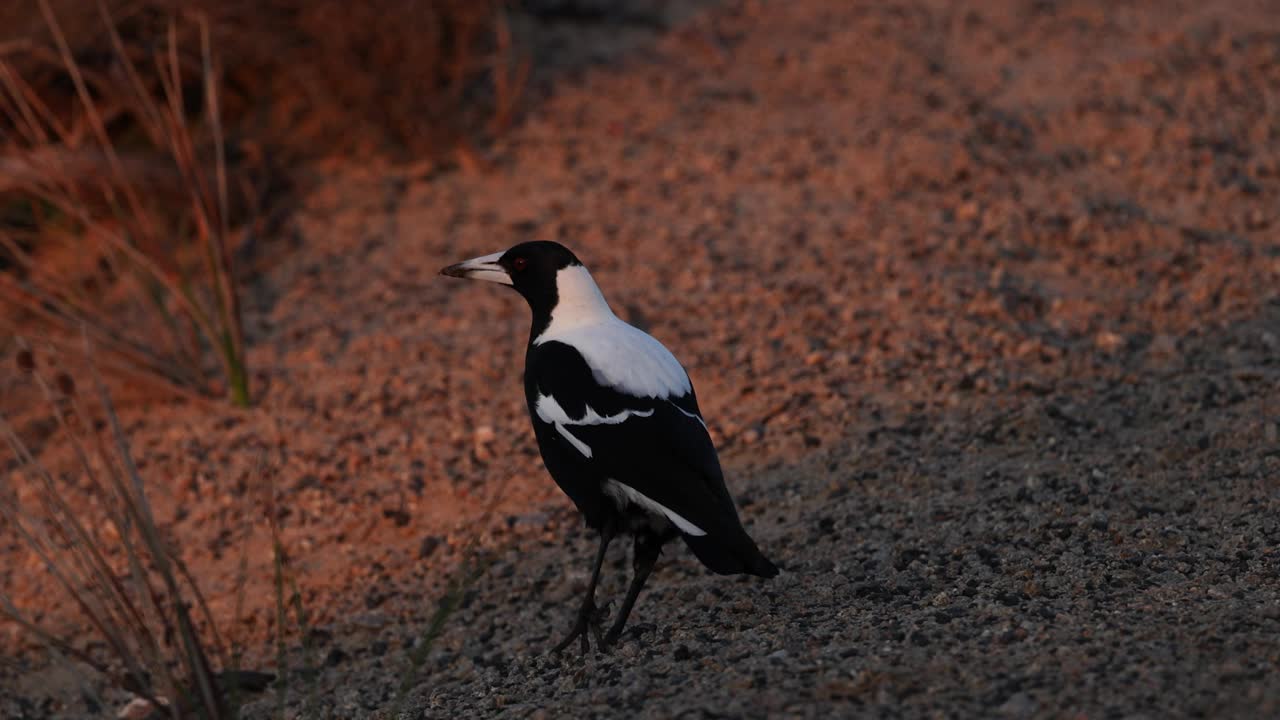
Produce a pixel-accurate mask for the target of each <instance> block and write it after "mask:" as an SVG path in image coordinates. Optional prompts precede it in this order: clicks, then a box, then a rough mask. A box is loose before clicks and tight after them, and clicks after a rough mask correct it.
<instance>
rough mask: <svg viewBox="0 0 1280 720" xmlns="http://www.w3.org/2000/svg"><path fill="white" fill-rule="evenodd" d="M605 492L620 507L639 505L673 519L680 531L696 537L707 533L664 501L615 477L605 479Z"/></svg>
mask: <svg viewBox="0 0 1280 720" xmlns="http://www.w3.org/2000/svg"><path fill="white" fill-rule="evenodd" d="M604 494H605V495H608V496H609V497H611V498H613V501H614V502H616V503H617V504H618V508H619V509H622V508H623V507H625V506H626V505H627V504H628V503H630V504H632V505H637V506H639V507H642V508H644V509H645V510H648V511H649V512H651V513H653V514H654V515H660V516H662V517H665V518H666V519H668V520H670V521H671V524H673V525H675V526H676V527H677V528H679V529H680V532H682V533H684V534H686V535H692V536H694V537H702V536H703V535H706V534H707V531H706V530H703V529H702V528H700V527H698V526H697V525H694V524H693V523H691V522H689V521H688V520H686V519H685V518H684V516H683V515H681V514H680V513H678V512H676V511H675V510H672V509H671V508H669V507H667V506H666V505H663V504H662V503H660V502H658V501H657V500H654V499H652V498H650V497H647V496H645V495H644V494H643V493H641V492H640V491H639V490H636V489H635V488H633V487H631V486H629V485H624V484H622V483H620V482H618V481H617V480H614V479H613V478H610V479H608V480H605V481H604Z"/></svg>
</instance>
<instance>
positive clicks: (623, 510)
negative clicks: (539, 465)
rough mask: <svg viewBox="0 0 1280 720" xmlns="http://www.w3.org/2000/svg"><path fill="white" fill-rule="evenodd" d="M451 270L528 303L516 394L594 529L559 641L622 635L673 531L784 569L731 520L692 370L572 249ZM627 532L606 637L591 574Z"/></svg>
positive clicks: (711, 559) (756, 567)
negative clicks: (581, 586) (591, 556)
mask: <svg viewBox="0 0 1280 720" xmlns="http://www.w3.org/2000/svg"><path fill="white" fill-rule="evenodd" d="M440 272H441V274H443V275H449V276H451V277H460V278H471V279H473V280H487V281H489V282H495V283H499V284H502V285H509V286H511V287H512V288H514V289H515V290H516V291H517V292H519V293H520V294H521V295H523V296H524V298H525V300H527V301H528V302H529V308H530V309H531V310H532V311H533V328H532V329H531V330H530V332H529V346H528V348H527V350H526V352H525V369H524V394H525V400H526V401H527V402H528V404H529V417H530V419H531V420H532V421H533V430H534V434H535V435H536V436H537V439H538V448H539V449H540V450H541V451H542V459H543V462H544V463H545V464H546V466H547V471H548V472H550V473H551V477H552V478H554V479H555V481H556V483H557V484H558V485H559V486H560V488H561V489H562V490H564V492H565V494H566V495H568V496H569V498H570V499H571V500H573V502H574V504H575V505H577V506H578V509H579V510H580V511H581V512H582V514H583V515H584V516H585V519H586V523H587V526H588V527H591V528H593V529H595V530H598V531H599V532H600V547H599V550H598V551H597V553H596V557H595V564H594V566H593V568H592V571H591V580H590V581H589V582H588V583H587V592H586V597H585V598H584V599H583V602H582V607H581V609H580V610H579V612H578V617H577V622H576V623H575V624H574V627H573V630H572V632H571V633H570V634H569V636H568V637H566V638H565V639H564V640H563V641H562V642H561V643H559V644H558V645H557V646H556V647H555V648H554V651H555V652H559V651H560V650H563V649H564V648H565V647H567V646H568V645H569V644H570V643H572V642H573V641H574V639H577V638H581V641H582V647H583V651H584V652H585V651H586V650H587V649H588V647H589V646H588V641H587V630H588V629H589V628H590V629H591V630H592V631H593V632H594V633H595V635H596V639H597V642H599V644H600V645H601V646H602V647H607V646H609V645H610V644H612V643H613V642H614V641H616V640H617V639H618V636H619V635H620V634H621V632H622V628H623V626H624V625H625V624H626V622H627V616H628V615H629V614H630V613H631V608H632V606H633V605H634V604H635V601H636V597H637V596H638V595H639V594H640V590H641V588H643V587H644V583H645V581H646V580H647V579H648V577H649V573H650V572H651V571H652V570H653V566H654V563H655V562H657V559H658V555H659V554H660V553H661V551H662V546H663V545H664V544H665V543H667V542H668V541H670V540H673V539H675V538H676V537H680V538H682V539H683V540H684V542H685V544H686V545H688V546H689V549H690V550H691V551H693V554H694V555H695V556H697V558H698V559H699V560H701V561H702V564H704V565H706V566H707V567H708V568H710V569H711V570H712V571H713V572H716V573H720V574H734V573H746V574H751V575H758V576H760V577H766V578H768V577H773V576H775V575H777V574H778V569H777V568H776V567H775V566H774V564H773V563H771V562H769V560H768V559H767V558H766V557H765V556H764V555H763V554H762V553H761V552H760V549H759V548H757V547H756V544H755V542H753V541H752V539H751V537H750V536H748V535H747V533H746V531H745V530H744V529H743V528H742V523H741V521H740V520H739V519H738V512H737V510H736V509H735V508H734V505H733V499H732V498H731V497H730V496H729V491H728V490H727V489H726V488H725V484H724V476H723V475H722V473H721V472H720V461H719V459H718V458H717V457H716V449H715V446H714V445H712V442H711V437H710V435H708V434H707V425H706V423H705V422H703V419H702V413H701V411H700V410H699V409H698V400H697V397H696V396H695V394H694V392H693V384H692V383H691V382H690V381H689V375H688V374H687V373H686V372H685V370H684V368H683V367H682V366H681V365H680V363H679V361H677V360H676V359H675V357H674V356H673V355H672V354H671V352H670V351H668V350H667V349H666V348H665V347H663V345H662V344H661V343H659V342H658V341H657V340H655V339H653V338H652V337H650V336H649V335H647V334H645V333H644V332H643V331H641V330H639V329H637V328H635V327H633V326H631V325H628V324H627V323H625V322H623V321H622V320H620V319H618V317H617V316H616V315H614V314H613V311H612V310H610V308H609V303H607V302H606V301H605V299H604V295H602V294H601V293H600V288H598V287H597V286H596V283H595V281H594V280H592V278H591V273H589V272H587V268H586V267H584V266H583V265H582V263H581V262H580V261H579V260H578V258H577V257H575V256H574V254H573V253H572V252H570V251H569V249H568V248H566V247H564V246H563V245H560V244H559V243H554V242H546V241H540V242H526V243H521V244H519V245H516V246H515V247H513V248H511V249H510V250H507V251H506V252H500V253H494V254H492V255H485V256H484V257H478V258H475V259H473V260H468V261H466V262H462V263H458V264H456V265H450V266H449V267H447V268H444V269H443V270H441V271H440ZM620 533H630V534H631V535H633V536H634V551H633V552H634V555H633V560H632V563H633V570H634V576H633V578H632V581H631V586H630V588H629V589H628V590H627V595H626V598H625V599H624V600H623V603H622V607H621V609H620V610H619V611H618V616H617V618H616V619H615V620H614V622H613V625H612V626H611V627H610V629H609V631H608V633H607V634H605V636H604V638H603V639H601V638H600V631H599V627H598V625H597V622H598V620H597V608H596V605H595V589H596V583H597V582H598V581H599V579H600V567H601V565H602V564H603V562H604V557H605V551H606V549H607V548H608V547H609V542H610V541H611V540H613V539H614V537H615V536H617V535H618V534H620Z"/></svg>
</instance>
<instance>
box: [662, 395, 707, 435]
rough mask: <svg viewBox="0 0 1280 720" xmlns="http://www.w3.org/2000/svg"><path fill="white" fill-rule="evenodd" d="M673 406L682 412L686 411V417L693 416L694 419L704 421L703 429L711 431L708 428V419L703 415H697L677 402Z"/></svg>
mask: <svg viewBox="0 0 1280 720" xmlns="http://www.w3.org/2000/svg"><path fill="white" fill-rule="evenodd" d="M667 402H671V401H670V400H668V401H667ZM671 407H673V408H675V409H677V410H679V411H680V412H682V413H684V415H685V417H691V418H693V419H694V420H697V421H698V422H700V423H702V429H703V430H707V431H708V432H710V430H708V429H707V421H706V420H703V419H702V418H701V417H699V416H698V415H695V414H693V413H691V412H689V411H688V410H685V409H684V408H682V407H680V406H679V405H677V404H675V403H671Z"/></svg>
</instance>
